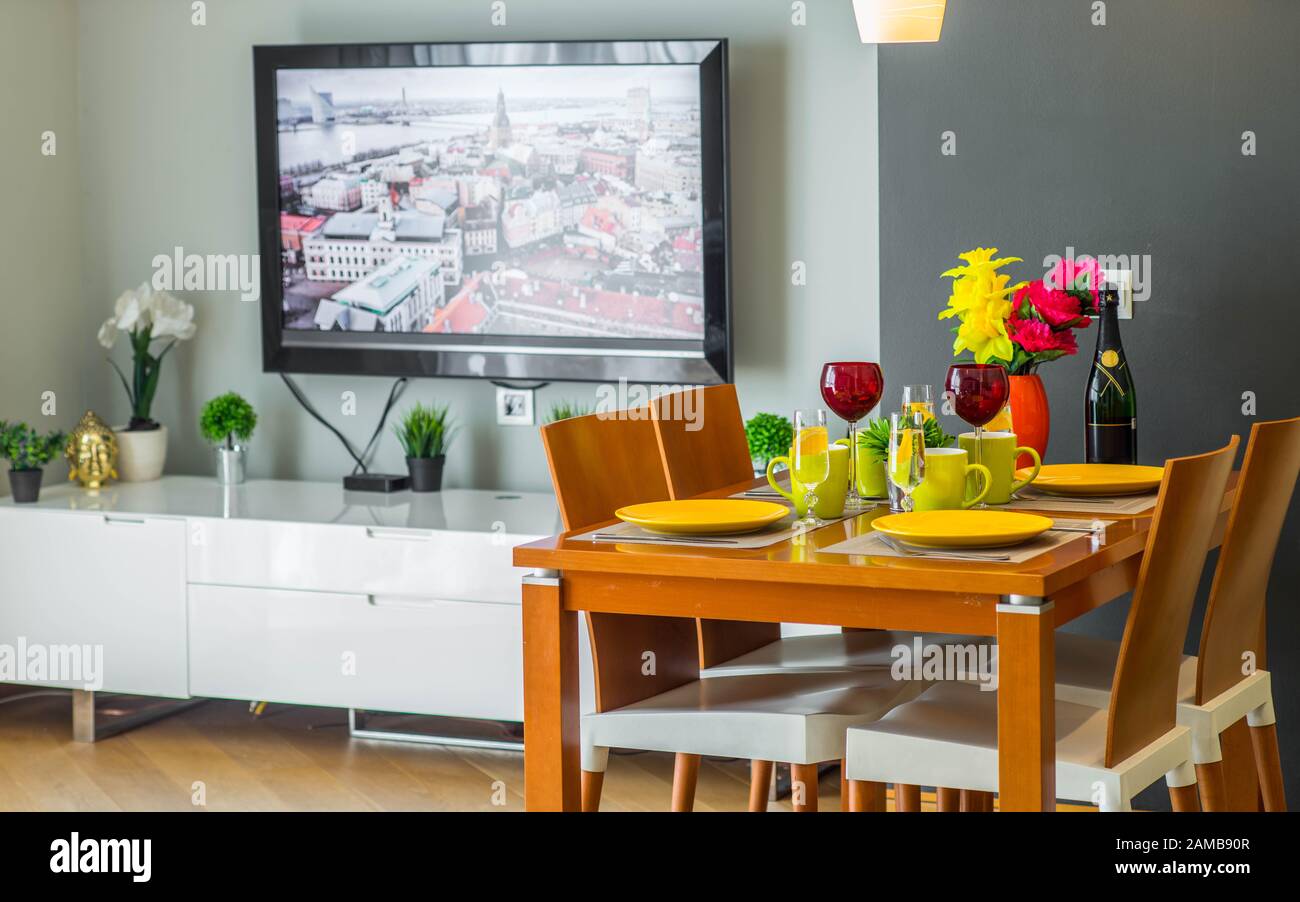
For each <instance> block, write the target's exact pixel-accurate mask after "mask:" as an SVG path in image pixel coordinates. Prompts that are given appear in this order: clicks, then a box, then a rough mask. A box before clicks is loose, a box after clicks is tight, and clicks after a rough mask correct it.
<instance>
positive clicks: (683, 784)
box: [673, 752, 700, 811]
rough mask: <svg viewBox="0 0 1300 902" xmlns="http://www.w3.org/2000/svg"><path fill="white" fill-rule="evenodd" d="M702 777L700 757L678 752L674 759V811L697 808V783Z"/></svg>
mask: <svg viewBox="0 0 1300 902" xmlns="http://www.w3.org/2000/svg"><path fill="white" fill-rule="evenodd" d="M699 776H700V756H699V755H687V754H685V753H684V752H678V753H677V757H676V758H674V759H673V811H690V810H691V809H693V808H694V807H695V781H696V780H697V779H699Z"/></svg>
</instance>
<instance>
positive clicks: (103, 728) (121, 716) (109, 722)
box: [72, 689, 207, 742]
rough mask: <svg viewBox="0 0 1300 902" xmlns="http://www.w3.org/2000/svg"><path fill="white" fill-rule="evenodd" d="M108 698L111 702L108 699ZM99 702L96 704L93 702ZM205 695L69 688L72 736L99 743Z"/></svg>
mask: <svg viewBox="0 0 1300 902" xmlns="http://www.w3.org/2000/svg"><path fill="white" fill-rule="evenodd" d="M110 699H111V701H109V700H110ZM97 700H98V701H99V702H101V705H100V706H99V707H97V706H96V701H97ZM206 701H207V699H205V698H186V699H171V698H165V699H164V698H149V697H147V696H140V695H119V694H116V693H97V692H94V691H91V690H87V689H73V690H72V739H73V741H74V742H98V741H99V740H101V739H107V738H108V737H110V736H116V735H117V734H118V733H122V732H125V731H127V730H133V729H135V728H136V727H139V726H143V725H144V724H147V723H153V722H154V721H155V720H162V719H163V718H164V717H170V716H171V715H173V714H179V713H180V712H181V711H188V710H189V709H190V708H193V707H196V706H198V705H201V704H203V703H204V702H206Z"/></svg>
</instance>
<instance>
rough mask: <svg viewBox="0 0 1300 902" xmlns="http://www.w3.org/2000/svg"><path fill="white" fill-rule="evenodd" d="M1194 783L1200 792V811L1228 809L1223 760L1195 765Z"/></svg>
mask: <svg viewBox="0 0 1300 902" xmlns="http://www.w3.org/2000/svg"><path fill="white" fill-rule="evenodd" d="M1196 785H1197V787H1198V788H1199V790H1200V794H1201V810H1202V811H1227V810H1228V784H1227V781H1226V780H1225V778H1224V776H1223V762H1222V761H1211V762H1210V763H1208V764H1198V765H1196Z"/></svg>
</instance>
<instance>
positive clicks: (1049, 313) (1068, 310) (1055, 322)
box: [1015, 280, 1089, 329]
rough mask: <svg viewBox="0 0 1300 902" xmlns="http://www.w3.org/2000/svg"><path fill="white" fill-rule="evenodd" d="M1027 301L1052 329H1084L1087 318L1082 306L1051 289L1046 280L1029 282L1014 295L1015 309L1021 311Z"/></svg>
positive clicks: (1072, 298)
mask: <svg viewBox="0 0 1300 902" xmlns="http://www.w3.org/2000/svg"><path fill="white" fill-rule="evenodd" d="M1025 300H1028V301H1029V305H1030V307H1031V308H1033V311H1034V312H1035V313H1037V314H1038V316H1039V318H1041V319H1042V320H1043V321H1044V322H1045V323H1047V324H1048V325H1049V326H1051V327H1052V328H1053V329H1061V328H1065V327H1069V328H1071V329H1086V328H1087V327H1088V322H1089V320H1088V318H1087V317H1085V316H1084V315H1083V304H1082V303H1081V302H1080V301H1079V299H1078V298H1077V297H1075V296H1074V295H1072V294H1067V293H1066V292H1064V291H1061V290H1060V289H1057V288H1052V287H1051V286H1050V285H1048V284H1047V282H1046V280H1043V281H1038V282H1030V283H1029V284H1028V285H1026V286H1025V287H1024V288H1022V289H1020V291H1018V292H1017V293H1016V303H1015V307H1016V309H1017V310H1020V309H1022V306H1023V304H1022V302H1023V301H1025Z"/></svg>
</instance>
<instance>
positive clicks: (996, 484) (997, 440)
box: [957, 432, 1043, 504]
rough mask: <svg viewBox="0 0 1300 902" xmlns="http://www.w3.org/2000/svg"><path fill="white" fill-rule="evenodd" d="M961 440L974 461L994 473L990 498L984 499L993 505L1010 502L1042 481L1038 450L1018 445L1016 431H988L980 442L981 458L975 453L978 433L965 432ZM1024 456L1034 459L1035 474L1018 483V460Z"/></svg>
mask: <svg viewBox="0 0 1300 902" xmlns="http://www.w3.org/2000/svg"><path fill="white" fill-rule="evenodd" d="M957 441H958V443H959V444H960V445H961V447H962V448H963V449H964V450H965V451H966V452H967V453H968V454H969V455H970V459H971V460H978V461H979V462H980V463H982V464H983V465H984V466H986V467H988V468H989V472H990V473H992V474H993V480H992V482H991V483H990V484H989V492H988V496H987V497H986V498H985V499H984V500H985V501H986V502H988V503H989V504H1008V503H1010V501H1011V496H1012V495H1014V494H1015V493H1016V492H1018V491H1020V490H1021V489H1023V488H1024V487H1025V486H1027V485H1029V483H1031V482H1033V481H1034V480H1035V479H1037V478H1038V471H1039V470H1040V469H1041V468H1042V466H1043V461H1042V458H1040V457H1039V456H1038V452H1037V451H1035V450H1034V449H1033V448H1027V447H1021V446H1017V445H1016V436H1015V433H1012V432H985V433H984V434H983V437H982V440H981V442H980V454H979V455H977V454H976V453H975V433H973V432H966V433H963V434H962V435H961V437H960V438H958V439H957ZM1021 454H1028V455H1029V456H1030V457H1031V458H1033V460H1034V472H1033V473H1031V474H1030V476H1029V478H1028V479H1022V480H1020V481H1016V458H1017V457H1019V456H1020V455H1021Z"/></svg>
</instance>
